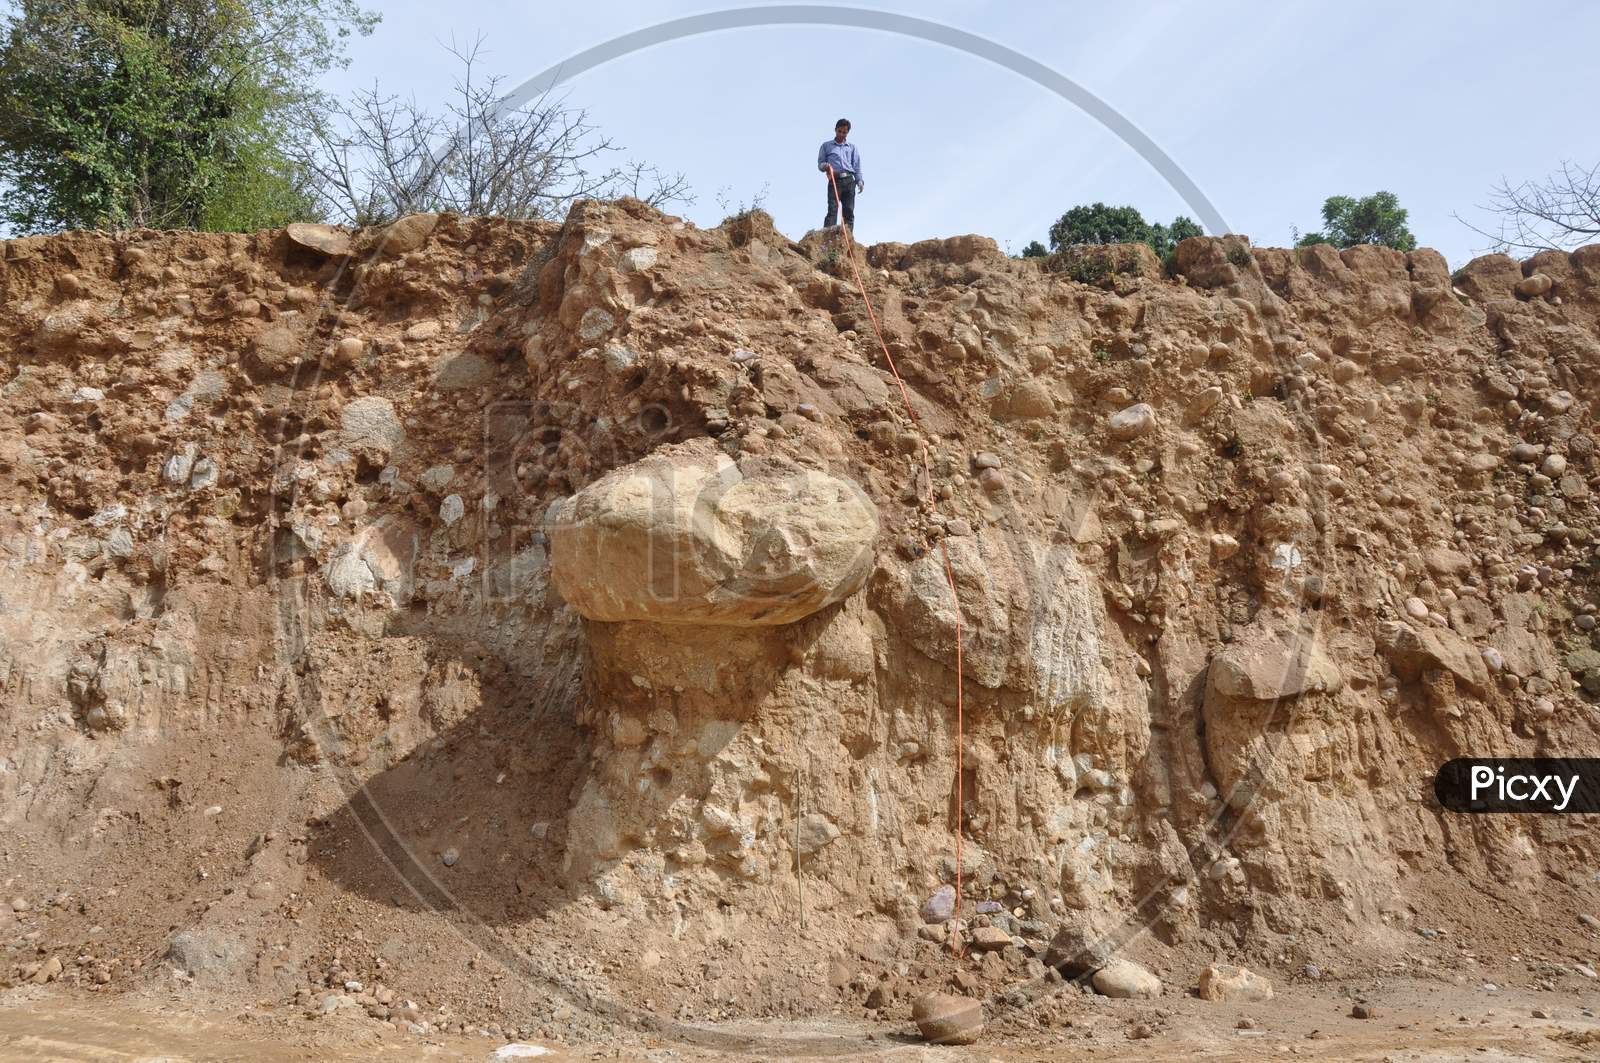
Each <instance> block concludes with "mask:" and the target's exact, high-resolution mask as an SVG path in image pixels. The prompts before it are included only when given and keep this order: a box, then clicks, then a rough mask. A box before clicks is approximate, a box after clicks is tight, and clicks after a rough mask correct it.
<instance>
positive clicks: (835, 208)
mask: <svg viewBox="0 0 1600 1063" xmlns="http://www.w3.org/2000/svg"><path fill="white" fill-rule="evenodd" d="M834 180H836V181H838V182H839V194H838V196H835V195H834V194H833V181H829V182H828V216H827V217H826V218H824V219H823V220H822V224H823V227H824V228H830V227H832V225H833V223H834V222H835V221H836V220H837V219H838V216H839V203H840V201H841V200H842V201H843V202H844V223H845V224H846V225H848V226H850V228H851V229H854V228H855V227H856V179H855V176H854V175H853V174H847V173H842V174H839V175H838V176H837V177H836V178H834Z"/></svg>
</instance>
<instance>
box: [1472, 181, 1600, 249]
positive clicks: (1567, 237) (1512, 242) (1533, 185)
mask: <svg viewBox="0 0 1600 1063" xmlns="http://www.w3.org/2000/svg"><path fill="white" fill-rule="evenodd" d="M1480 209H1482V210H1485V211H1488V212H1489V213H1490V214H1491V215H1493V216H1494V218H1495V221H1494V223H1493V224H1492V225H1491V226H1490V227H1488V228H1480V227H1479V226H1477V225H1474V224H1473V223H1472V222H1470V221H1467V220H1466V219H1465V218H1463V217H1461V215H1459V214H1457V215H1456V220H1457V221H1459V222H1461V223H1462V224H1463V225H1465V226H1466V227H1467V228H1469V229H1471V230H1472V231H1473V232H1475V233H1478V234H1479V235H1481V236H1486V237H1488V238H1489V239H1490V240H1491V241H1492V244H1491V245H1490V250H1493V251H1504V252H1512V251H1545V250H1550V249H1555V250H1558V251H1565V250H1570V249H1571V248H1574V247H1577V246H1579V245H1580V244H1586V243H1592V242H1594V241H1596V240H1600V162H1597V163H1595V165H1593V166H1590V167H1587V168H1585V167H1584V166H1582V165H1580V164H1577V163H1572V162H1565V161H1563V162H1562V163H1561V166H1560V168H1559V169H1557V170H1556V171H1555V172H1554V173H1552V174H1550V175H1549V176H1548V177H1545V178H1544V179H1543V180H1539V181H1523V182H1522V183H1520V184H1515V185H1514V184H1512V183H1511V182H1510V181H1509V180H1507V179H1505V178H1501V179H1500V183H1499V184H1498V185H1496V186H1495V187H1494V190H1493V191H1492V192H1491V193H1490V195H1489V202H1488V203H1486V204H1483V205H1482V206H1481V207H1480Z"/></svg>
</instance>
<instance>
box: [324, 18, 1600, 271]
mask: <svg viewBox="0 0 1600 1063" xmlns="http://www.w3.org/2000/svg"><path fill="white" fill-rule="evenodd" d="M368 2H369V3H374V0H368ZM374 6H376V7H377V9H378V10H380V11H381V12H382V14H383V24H382V25H381V26H380V27H379V28H378V30H377V31H376V33H374V34H373V36H372V37H370V38H367V39H364V40H360V41H356V42H354V43H353V45H352V47H351V56H352V59H353V62H352V63H351V66H350V68H349V69H348V70H347V71H344V72H343V73H342V74H339V75H338V76H337V77H336V78H334V80H333V84H332V85H331V86H330V87H332V88H334V89H336V90H342V89H347V88H349V87H352V86H354V85H358V84H359V85H366V84H370V83H371V82H372V81H373V80H374V79H376V80H377V81H378V82H379V83H380V84H381V85H382V87H383V88H385V89H386V90H387V91H390V92H398V93H401V94H409V93H415V94H416V95H417V96H418V98H419V99H422V100H426V99H427V98H428V97H430V96H436V95H438V94H440V93H442V92H444V91H446V90H447V89H448V87H449V84H450V79H451V77H452V75H453V73H454V70H453V67H452V66H451V63H450V61H449V57H448V56H446V55H445V53H444V51H443V49H442V48H441V47H440V46H439V44H438V42H440V41H444V40H448V39H449V38H450V37H451V35H452V34H454V35H455V36H456V38H457V39H458V40H460V39H470V38H472V37H473V36H474V35H475V34H477V33H478V32H480V31H481V32H483V33H485V34H487V36H488V41H487V45H486V56H485V61H486V64H487V66H488V68H489V69H491V70H493V71H495V72H498V73H501V74H504V75H505V76H506V78H507V87H508V88H509V87H511V86H514V85H515V84H517V83H518V82H520V81H522V80H523V79H525V78H527V77H530V76H532V75H533V74H535V73H538V72H539V71H541V70H543V69H545V68H546V67H548V66H550V65H551V64H554V63H556V62H559V61H561V60H562V59H565V58H567V57H568V56H570V55H572V54H574V53H576V52H578V51H580V50H582V49H584V48H587V47H589V46H591V45H594V44H598V43H600V42H601V41H604V40H606V39H609V38H611V37H614V36H617V35H619V34H621V33H625V32H628V31H630V30H636V29H641V28H643V27H645V26H648V25H652V24H654V23H656V22H660V21H663V20H665V19H668V18H673V17H677V16H681V15H688V14H696V13H700V12H705V11H711V10H716V9H719V8H721V7H729V6H759V5H738V4H736V3H734V2H733V0H729V2H727V3H721V4H715V3H714V4H700V3H681V2H677V0H652V2H635V0H618V2H613V0H590V2H588V3H583V4H573V3H559V4H557V3H550V2H545V3H535V4H525V5H512V6H507V5H504V4H502V3H489V2H486V0H455V2H452V3H448V4H440V3H438V2H437V0H432V2H426V3H424V2H420V0H376V2H375V3H374ZM859 6H870V7H877V8H880V9H882V10H889V11H897V12H900V13H903V14H908V15H914V16H917V17H920V18H925V19H932V20H935V21H939V22H943V23H946V24H948V25H951V26H954V27H958V28H960V29H964V30H967V31H970V32H972V33H976V34H980V35H982V36H985V37H989V38H991V39H993V40H995V41H998V42H999V43H1001V44H1004V45H1007V46H1008V47H1011V48H1014V49H1016V50H1018V51H1020V52H1022V53H1024V54H1026V55H1028V56H1030V57H1032V58H1034V59H1037V60H1039V61H1040V62H1043V63H1045V64H1047V65H1049V66H1051V67H1053V68H1055V69H1056V70H1058V71H1060V72H1061V73H1063V74H1065V75H1066V76H1067V77H1069V78H1072V79H1073V80H1075V81H1077V82H1078V83H1079V84H1081V85H1083V86H1084V87H1085V88H1087V89H1089V90H1090V91H1091V92H1093V93H1095V94H1096V95H1098V96H1099V97H1100V98H1101V99H1102V100H1104V101H1105V102H1107V103H1108V104H1110V105H1111V106H1112V107H1114V108H1115V109H1116V110H1118V111H1119V112H1121V113H1122V114H1123V115H1124V116H1125V117H1127V118H1128V119H1130V120H1131V121H1132V122H1133V123H1134V124H1135V125H1137V126H1138V127H1139V128H1141V129H1142V130H1143V131H1144V132H1145V133H1146V134H1147V135H1149V136H1150V137H1151V138H1152V139H1154V140H1155V142H1156V143H1157V144H1159V145H1160V146H1161V147H1162V148H1163V149H1164V150H1165V151H1166V152H1167V153H1168V154H1169V155H1171V156H1172V157H1173V158H1174V159H1175V160H1176V161H1177V162H1178V164H1179V165H1180V166H1181V167H1182V168H1183V169H1184V171H1185V172H1187V173H1188V174H1189V176H1190V177H1191V178H1192V179H1193V180H1194V181H1195V182H1196V184H1198V185H1199V187H1200V188H1201V189H1202V190H1204V192H1205V194H1206V195H1207V196H1209V197H1210V198H1211V200H1212V202H1213V203H1215V204H1216V206H1217V208H1218V209H1219V211H1220V212H1221V214H1222V216H1223V217H1224V218H1225V219H1227V221H1228V222H1229V224H1230V225H1231V227H1232V228H1233V230H1234V231H1236V232H1241V233H1244V234H1246V235H1248V236H1250V237H1251V239H1252V240H1253V241H1254V242H1255V243H1257V244H1259V245H1272V246H1282V245H1285V244H1287V243H1288V242H1290V240H1291V226H1299V228H1300V229H1301V230H1302V231H1304V230H1308V229H1312V228H1315V227H1317V225H1318V224H1319V223H1320V218H1319V214H1318V211H1319V209H1320V207H1321V204H1322V201H1323V199H1324V198H1326V197H1327V196H1329V195H1333V194H1339V193H1342V194H1348V195H1365V194H1367V193H1370V192H1374V191H1377V190H1379V189H1387V190H1389V191H1392V192H1394V193H1395V194H1397V195H1398V196H1399V197H1400V201H1401V204H1402V205H1403V206H1405V207H1407V208H1408V209H1409V210H1410V212H1411V228H1412V230H1413V231H1414V232H1415V233H1416V235H1417V238H1418V240H1419V241H1420V242H1421V243H1422V244H1423V245H1425V246H1431V247H1436V248H1438V249H1439V250H1440V251H1442V252H1443V253H1444V254H1445V256H1446V257H1447V258H1448V259H1449V260H1450V262H1451V264H1452V265H1459V264H1461V263H1463V262H1465V261H1466V260H1467V259H1468V258H1470V257H1471V256H1472V255H1473V254H1474V253H1476V251H1477V250H1479V249H1481V248H1482V247H1483V246H1484V244H1485V241H1484V239H1483V238H1482V237H1479V236H1477V235H1476V234H1474V233H1472V232H1471V231H1469V230H1468V229H1466V228H1465V227H1464V226H1463V225H1461V223H1460V222H1458V221H1456V220H1455V219H1454V218H1453V217H1451V212H1452V211H1459V212H1460V213H1462V214H1463V215H1466V216H1469V217H1470V216H1473V215H1474V214H1475V213H1476V212H1475V210H1474V207H1475V205H1476V204H1479V203H1482V202H1483V201H1484V200H1485V198H1486V193H1487V192H1488V190H1489V188H1490V186H1491V185H1493V184H1494V182H1495V181H1496V180H1497V179H1498V178H1499V177H1500V176H1501V175H1502V174H1505V175H1508V176H1511V177H1514V178H1519V177H1536V176H1541V175H1543V174H1544V173H1546V172H1547V171H1549V170H1550V169H1552V168H1554V167H1555V166H1556V165H1557V164H1558V163H1559V162H1560V161H1561V160H1562V159H1563V158H1572V159H1578V160H1583V161H1587V162H1590V163H1592V162H1593V161H1594V160H1595V159H1596V158H1597V157H1600V119H1597V118H1596V115H1595V110H1594V108H1595V84H1594V70H1595V65H1594V48H1595V46H1596V42H1597V41H1600V3H1594V2H1589V0H1565V2H1562V0H1553V2H1547V3H1544V4H1541V5H1540V7H1539V8H1538V11H1537V13H1536V14H1534V13H1533V12H1532V11H1529V10H1519V9H1517V8H1516V7H1515V6H1513V5H1508V4H1505V3H1498V4H1488V3H1414V4H1394V3H1392V0H1391V2H1388V3H1379V2H1369V0H1341V2H1338V3H1326V4H1320V5H1310V4H1299V3H1294V2H1292V0H1280V2H1277V3H1244V2H1238V0H1213V2H1209V3H1206V4H1203V5H1202V4H1178V3H1129V4H1108V3H1094V4H1089V3H1076V2H1074V3H1055V4H1018V3H994V2H989V3H984V2H976V3H975V2H971V0H968V2H963V3H953V2H943V0H938V2H925V3H918V4H915V5H912V4H906V3H900V2H874V0H866V2H863V3H862V4H860V5H859ZM567 87H568V89H569V90H570V96H569V102H571V103H572V104H574V105H577V106H582V107H585V108H587V109H588V110H589V112H590V115H591V118H592V119H593V120H594V121H595V123H596V124H597V125H599V126H600V127H601V128H602V129H603V130H604V132H605V133H606V134H607V135H609V136H611V137H613V138H614V139H615V140H616V141H617V142H618V143H620V144H623V145H625V146H626V147H627V149H628V152H627V154H628V155H629V156H632V157H637V158H640V159H643V160H646V161H649V162H652V163H655V164H657V165H659V166H662V167H663V168H666V169H670V170H682V171H684V173H685V174H686V175H687V176H688V178H689V181H690V182H691V184H692V185H693V188H694V191H695V193H696V194H697V196H698V201H697V202H696V203H695V204H694V205H693V206H691V207H689V208H687V209H686V210H685V211H683V213H684V214H685V215H686V216H687V217H689V218H691V219H693V220H694V221H695V222H697V223H699V224H702V225H714V224H716V222H717V221H718V220H719V219H720V218H721V217H722V215H723V214H724V213H726V211H724V210H723V208H722V207H721V206H720V205H719V204H718V202H717V196H718V193H719V191H720V190H724V189H725V190H726V196H727V197H728V199H729V203H730V207H737V206H738V205H740V204H741V203H742V202H743V203H747V202H749V201H750V199H751V198H752V197H753V196H755V195H756V194H757V193H758V192H760V191H761V189H762V188H763V186H767V188H768V191H767V197H766V207H767V209H768V210H770V211H771V212H772V214H773V216H774V218H775V219H776V221H777V224H778V227H779V228H780V229H781V230H783V231H784V232H786V233H788V234H789V235H791V236H795V237H798V236H800V235H801V234H803V233H804V232H805V231H806V230H807V229H809V228H812V227H815V226H816V225H818V224H820V222H821V220H822V213H823V206H824V205H823V191H824V190H823V183H822V182H823V180H824V178H823V177H822V176H821V175H820V174H818V173H817V172H816V169H815V159H816V151H817V147H818V145H819V144H820V143H821V142H822V141H823V139H825V138H826V137H828V136H829V135H830V134H831V129H832V126H833V122H834V120H835V119H836V118H839V117H841V116H847V117H849V118H850V119H851V121H852V122H853V123H854V129H853V131H852V135H851V139H852V140H853V141H854V142H855V143H856V145H857V146H858V147H859V148H860V150H861V153H862V161H863V166H864V168H865V170H866V174H867V191H866V193H865V194H864V195H863V196H862V197H861V200H860V203H859V204H858V208H857V215H858V217H857V229H858V231H859V232H860V235H861V237H862V238H863V239H864V240H867V241H879V240H905V241H910V240H916V239H922V238H926V237H930V236H948V235H952V234H957V233H967V232H978V233H984V234H987V235H990V236H993V237H995V238H996V239H997V240H999V241H1000V242H1001V244H1002V246H1006V245H1007V243H1008V242H1009V246H1010V248H1011V250H1012V251H1014V252H1015V251H1020V250H1021V248H1022V245H1023V244H1025V243H1026V242H1027V241H1028V240H1030V239H1034V238H1038V239H1040V240H1043V239H1044V238H1045V234H1046V230H1047V229H1048V227H1049V225H1050V222H1051V221H1052V220H1054V219H1055V218H1056V217H1057V216H1059V215H1060V213H1061V212H1062V211H1063V210H1065V209H1066V208H1068V207H1070V206H1073V205H1074V204H1077V203H1086V202H1093V201H1095V200H1103V201H1105V202H1107V203H1113V204H1121V203H1131V204H1133V205H1134V206H1136V207H1138V208H1139V209H1140V210H1141V211H1143V213H1144V214H1145V216H1146V217H1147V218H1150V219H1152V220H1161V221H1167V220H1170V219H1171V217H1172V216H1173V215H1175V214H1178V213H1188V214H1192V213H1193V212H1192V211H1190V210H1188V208H1186V207H1185V206H1184V204H1183V202H1182V200H1181V199H1180V198H1179V197H1178V195H1177V193H1175V192H1174V191H1173V190H1172V189H1170V188H1169V187H1167V185H1166V184H1165V183H1164V182H1163V181H1162V180H1161V178H1160V177H1159V176H1158V175H1157V174H1156V173H1155V171H1154V170H1152V169H1151V168H1150V166H1149V165H1148V164H1147V163H1145V162H1144V160H1142V159H1141V158H1140V157H1139V156H1138V155H1137V154H1135V153H1134V152H1133V151H1132V150H1131V149H1130V148H1128V147H1126V146H1125V145H1123V144H1122V143H1121V142H1120V141H1119V140H1117V139H1116V138H1115V137H1114V136H1113V135H1111V134H1110V133H1108V132H1106V131H1105V130H1104V129H1103V128H1102V127H1101V126H1100V125H1098V124H1097V123H1095V122H1094V121H1093V120H1091V119H1089V118H1087V117H1086V116H1084V115H1083V114H1082V113H1081V112H1079V111H1077V110H1076V109H1075V108H1074V107H1073V106H1072V105H1071V104H1068V103H1066V102H1064V101H1063V100H1061V99H1060V98H1058V97H1056V96H1055V95H1053V94H1051V93H1049V92H1047V91H1046V90H1044V89H1042V88H1039V87H1038V86H1036V85H1034V84H1033V83H1031V82H1029V81H1027V80H1025V79H1023V78H1021V77H1019V76H1017V75H1016V74H1013V73H1011V72H1009V71H1006V70H1003V69H1001V68H999V67H996V66H993V65H991V64H989V63H987V62H984V61H982V60H978V59H973V58H970V57H968V56H965V55H963V54H961V53H959V52H955V51H951V50H949V49H946V48H943V47H940V46H938V45H934V44H928V43H924V42H921V41H916V40H907V39H903V38H899V37H895V36H891V35H888V34H884V33H879V32H872V31H866V30H845V29H824V28H764V29H749V30H737V31H729V32H724V33H718V34H713V35H708V36H704V37H699V38H694V39H690V40H683V41H677V42H673V43H669V44H663V45H658V46H655V47H653V48H651V49H649V50H647V51H644V52H640V53H636V54H634V55H631V56H627V57H625V58H622V59H619V60H615V61H613V62H611V63H609V64H607V65H605V66H602V67H599V68H597V69H594V70H592V71H589V72H587V73H585V74H582V75H580V76H578V77H576V78H574V79H573V80H572V81H571V82H569V84H568V86H567Z"/></svg>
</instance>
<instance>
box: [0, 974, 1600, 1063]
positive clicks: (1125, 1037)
mask: <svg viewBox="0 0 1600 1063" xmlns="http://www.w3.org/2000/svg"><path fill="white" fill-rule="evenodd" d="M1489 984H1493V983H1489ZM1055 997H1056V998H1057V1000H1058V1001H1059V1002H1060V1004H1061V1005H1062V1006H1061V1007H1060V1008H1059V1009H1058V1010H1057V1011H1056V1012H1055V1015H1054V1020H1053V1022H1052V1023H1051V1025H1050V1026H1048V1027H1044V1026H1037V1027H1036V1028H1033V1029H1023V1028H1016V1027H1017V1026H1018V1025H1019V1024H1018V1022H1017V1019H1016V1017H1015V1016H1008V1015H1006V1014H1005V1013H1004V1012H1002V1013H1001V1014H998V1015H996V1014H995V1008H994V1007H993V1003H992V1002H991V1007H990V1009H989V1011H988V1018H989V1020H990V1026H991V1029H990V1030H988V1031H986V1033H985V1035H984V1037H983V1038H982V1039H981V1040H980V1042H979V1043H978V1044H975V1045H970V1046H962V1047H954V1046H950V1047H936V1046H930V1045H928V1044H925V1043H923V1042H922V1041H921V1040H920V1038H918V1037H917V1035H916V1033H915V1030H914V1028H913V1027H911V1026H910V1024H909V1023H881V1022H871V1021H867V1020H862V1019H859V1018H854V1017H850V1016H845V1015H834V1016H825V1017H818V1018H810V1019H799V1020H793V1021H767V1022H734V1023H717V1024H686V1025H683V1026H679V1027H675V1028H673V1029H672V1030H671V1031H669V1032H664V1033H658V1034H649V1035H641V1034H637V1033H633V1032H622V1033H620V1034H619V1035H618V1036H617V1037H616V1038H613V1039H606V1040H602V1041H597V1042H593V1043H587V1044H576V1045H557V1044H546V1043H537V1042H536V1043H535V1044H536V1046H537V1047H541V1048H545V1049H547V1052H548V1054H545V1055H542V1056H537V1057H522V1058H542V1059H547V1060H551V1061H552V1063H558V1061H561V1060H599V1059H620V1060H649V1061H663V1060H674V1061H696V1060H726V1061H730V1063H735V1061H737V1063H744V1061H752V1063H754V1061H758V1060H761V1061H764V1060H772V1059H817V1060H828V1059H851V1060H868V1059H877V1058H882V1059H898V1060H930V1061H931V1060H938V1061H949V1063H979V1061H989V1060H999V1061H1005V1063H1013V1061H1015V1063H1023V1061H1035V1060H1038V1061H1044V1060H1051V1061H1069V1060H1080V1059H1082V1060H1089V1059H1093V1060H1097V1061H1120V1060H1129V1061H1131V1060H1156V1061H1164V1060H1216V1061H1245V1060H1256V1059H1262V1058H1266V1057H1283V1058H1288V1057H1302V1058H1307V1059H1318V1060H1349V1061H1373V1063H1378V1061H1385V1063H1400V1061H1445V1060H1488V1061H1497V1060H1501V1061H1510V1060H1586V1059H1595V1058H1600V1020H1597V1019H1596V1018H1595V1016H1594V1007H1595V1005H1596V1004H1597V1003H1600V994H1597V993H1595V992H1571V991H1569V992H1566V993H1548V992H1537V991H1531V990H1523V989H1512V988H1507V989H1497V990H1495V991H1490V990H1488V989H1486V988H1484V984H1483V983H1479V982H1474V983H1473V984H1471V985H1457V984H1443V983H1439V982H1433V981H1426V980H1416V979H1406V980H1400V981H1388V980H1385V981H1373V980H1368V981H1363V982H1348V983H1340V984H1335V985H1320V986H1318V987H1316V988H1315V989H1314V990H1312V989H1306V988H1303V987H1299V986H1295V987H1290V988H1288V989H1287V990H1286V991H1284V992H1282V993H1279V994H1278V995H1277V996H1276V997H1275V998H1274V999H1272V1000H1270V1001H1265V1002H1261V1003H1250V1004H1231V1003H1214V1002H1210V1001H1204V1000H1199V999H1197V998H1193V997H1184V998H1165V999H1157V1000H1151V1001H1126V1000H1124V1001H1118V1000H1108V999H1106V998H1102V997H1095V996H1090V995H1086V994H1082V993H1080V992H1079V990H1078V989H1077V988H1076V987H1074V986H1070V985H1069V986H1063V987H1060V988H1059V989H1058V990H1057V992H1056V994H1055ZM1357 1000H1360V1001H1364V1002H1367V1003H1368V1004H1370V1005H1371V1007H1372V1008H1373V1009H1374V1014H1373V1016H1372V1017H1371V1018H1368V1019H1360V1018H1355V1017H1353V1016H1352V1015H1351V1009H1352V1003H1353V1002H1354V1001H1357ZM1535 1012H1538V1013H1540V1014H1541V1015H1544V1016H1548V1017H1535V1015H1534V1013H1535ZM996 1025H998V1026H999V1027H1000V1028H999V1029H998V1030H996V1029H993V1028H992V1027H994V1026H996ZM0 1031H3V1032H0V1063H40V1061H46V1060H48V1061H52V1063H57V1061H59V1063H68V1061H71V1063H77V1061H101V1060H106V1061H113V1060H114V1061H122V1060H127V1061H130V1063H131V1061H138V1063H158V1061H159V1063H201V1061H205V1063H223V1061H230V1063H231V1061H236V1063H290V1061H302V1060H305V1061H310V1060H330V1061H351V1063H355V1061H368V1060H402V1059H423V1060H440V1061H454V1060H490V1059H495V1058H516V1057H512V1056H509V1055H506V1056H499V1057H497V1056H496V1052H497V1051H499V1050H500V1049H501V1048H502V1047H503V1046H504V1045H505V1044H507V1042H505V1041H504V1040H502V1039H497V1038H483V1037H454V1036H446V1037H428V1038H417V1037H410V1036H404V1035H398V1034H388V1033H379V1032H374V1030H373V1029H372V1028H371V1027H370V1026H366V1025H364V1024H358V1023H355V1022H353V1021H345V1020H343V1019H309V1018H306V1017H305V1016H304V1015H302V1014H300V1013H298V1012H295V1011H293V1010H292V1009H282V1008H271V1007H257V1008H246V1009H244V1010H242V1011H241V1010H238V1009H224V1008H218V1009H216V1010H214V1011H205V1010H202V1009H197V1008H195V1006H194V1005H193V1004H192V1003H191V1002H188V1001H179V1000H176V999H173V998H161V997H158V996H154V995H151V996H146V997H142V998H141V997H138V996H135V995H131V994H130V995H127V996H124V997H122V998H121V999H119V1000H117V1001H114V1002H106V1001H100V1000H93V999H89V998H88V997H86V996H85V995H82V994H76V993H69V992H60V991H47V992H46V991H37V992H32V993H23V992H17V993H12V994H9V995H8V996H7V997H6V998H5V999H4V1000H0Z"/></svg>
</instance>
